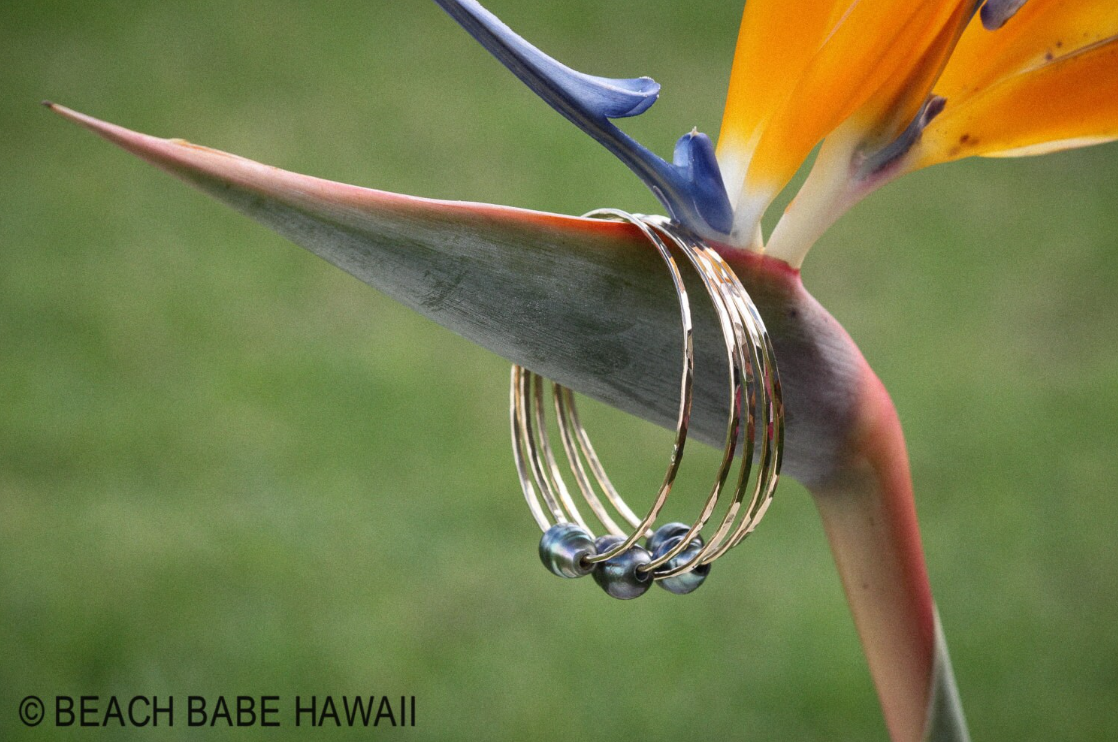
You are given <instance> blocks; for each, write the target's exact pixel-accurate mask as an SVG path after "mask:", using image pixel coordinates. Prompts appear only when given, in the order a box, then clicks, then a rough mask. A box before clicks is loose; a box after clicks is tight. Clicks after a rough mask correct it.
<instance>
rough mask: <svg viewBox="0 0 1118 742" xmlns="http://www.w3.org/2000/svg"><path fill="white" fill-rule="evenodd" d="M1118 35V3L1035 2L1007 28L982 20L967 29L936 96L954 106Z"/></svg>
mask: <svg viewBox="0 0 1118 742" xmlns="http://www.w3.org/2000/svg"><path fill="white" fill-rule="evenodd" d="M1116 34H1118V3H1116V2H1110V1H1109V0H1108V1H1106V2H1103V1H1101V0H1100V1H1096V2H1091V1H1088V0H1030V1H1029V2H1028V3H1026V4H1025V6H1024V7H1023V8H1021V10H1019V11H1017V15H1015V16H1014V17H1013V18H1011V19H1010V20H1009V22H1008V23H1006V24H1005V26H1004V27H1002V28H1001V29H999V30H997V31H994V32H991V31H987V30H986V29H985V28H983V27H982V23H981V22H980V21H979V19H978V18H977V16H976V17H975V19H974V20H973V21H972V22H971V24H970V25H969V26H968V27H967V30H966V32H965V33H964V34H963V37H962V38H961V39H960V40H959V45H958V47H957V48H956V49H955V53H954V54H952V55H951V61H950V62H949V63H948V65H947V68H946V69H945V70H944V71H943V76H942V77H941V78H940V80H939V82H937V83H936V87H935V92H936V94H937V95H942V96H943V97H944V98H947V100H948V101H949V102H952V103H954V102H956V101H961V100H962V99H964V98H966V97H968V96H970V95H973V94H975V93H976V92H979V91H981V90H982V89H983V88H986V87H988V86H989V85H991V84H993V83H995V82H997V81H998V80H1000V79H1002V78H1005V77H1008V76H1010V75H1014V74H1017V73H1018V72H1022V71H1024V70H1027V69H1032V68H1034V67H1039V66H1041V65H1043V64H1045V63H1046V62H1049V61H1052V60H1053V59H1055V58H1058V57H1061V56H1065V55H1067V54H1071V53H1074V52H1076V51H1078V50H1079V49H1082V48H1084V47H1087V46H1090V45H1091V44H1095V43H1098V42H1099V41H1102V40H1103V39H1107V38H1109V37H1111V36H1114V35H1116Z"/></svg>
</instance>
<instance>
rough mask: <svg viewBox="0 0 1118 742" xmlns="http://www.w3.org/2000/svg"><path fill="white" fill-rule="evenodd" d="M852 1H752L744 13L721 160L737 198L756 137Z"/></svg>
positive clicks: (733, 196)
mask: <svg viewBox="0 0 1118 742" xmlns="http://www.w3.org/2000/svg"><path fill="white" fill-rule="evenodd" d="M851 2H853V0H818V2H810V3H803V4H801V5H800V6H798V7H797V8H796V9H795V12H789V8H788V3H787V2H785V1H784V0H749V2H747V3H746V4H745V10H744V11H743V12H742V17H741V28H740V30H739V31H738V41H737V47H736V49H735V51H734V64H733V68H732V69H731V71H730V87H729V91H728V92H727V95H726V109H725V112H724V113H723V116H722V131H721V133H720V135H719V137H718V158H719V163H720V165H721V167H722V171H723V174H724V176H725V180H726V186H727V188H728V190H729V191H730V201H731V202H733V201H735V200H736V197H737V193H738V191H739V189H740V188H741V182H742V179H743V178H744V177H745V169H746V167H747V166H748V162H749V157H750V154H751V153H752V149H753V146H754V145H755V144H756V140H757V135H758V132H759V130H760V128H761V126H762V125H763V124H764V122H765V121H766V120H767V119H768V118H769V116H770V115H772V113H773V110H774V109H775V108H776V107H777V106H778V105H779V104H780V103H781V102H782V101H783V100H784V99H785V98H787V97H788V94H789V92H790V91H791V90H792V88H793V87H794V86H795V84H796V82H797V81H798V80H799V78H800V75H801V74H803V71H804V68H805V67H806V66H807V64H808V63H809V62H810V61H811V59H812V57H813V56H815V53H816V52H817V51H818V50H819V47H820V46H821V45H822V44H823V42H824V41H825V40H826V38H827V37H828V35H829V34H830V33H831V31H832V30H833V29H834V27H835V25H836V24H837V23H838V21H839V20H840V19H841V18H842V16H843V14H844V13H845V12H846V10H847V8H848V7H849V6H850V4H851Z"/></svg>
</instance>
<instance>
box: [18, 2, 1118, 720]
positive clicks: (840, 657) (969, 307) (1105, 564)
mask: <svg viewBox="0 0 1118 742" xmlns="http://www.w3.org/2000/svg"><path fill="white" fill-rule="evenodd" d="M490 6H491V7H492V8H493V9H494V10H496V11H498V12H499V13H501V14H502V16H503V17H504V18H505V19H506V20H507V21H509V22H510V23H511V24H513V25H514V26H515V27H516V28H518V29H519V30H521V31H522V32H523V33H524V34H525V35H526V36H527V37H528V38H530V39H533V40H534V41H536V42H537V43H538V44H540V45H541V46H542V47H544V48H545V49H546V50H548V51H550V52H552V53H554V54H555V55H556V56H558V57H559V58H561V59H563V60H566V61H568V62H570V63H571V64H573V65H575V66H578V67H581V68H584V69H589V70H592V71H595V72H600V73H603V74H617V75H620V74H651V75H653V76H654V77H656V78H657V79H658V80H659V81H660V82H661V83H662V84H663V87H664V91H665V92H664V95H663V98H662V100H661V102H660V103H659V104H658V105H657V107H656V108H655V109H653V111H652V112H651V113H649V114H647V115H646V116H644V117H642V118H641V119H640V120H635V121H632V122H631V123H628V122H627V123H626V128H627V129H628V130H629V131H631V132H633V133H634V134H636V135H637V136H638V137H639V138H640V139H642V141H644V142H645V143H647V144H648V145H649V146H651V147H652V148H653V149H655V150H657V151H660V152H668V151H669V148H670V146H671V144H672V143H673V142H674V140H675V138H676V137H677V136H678V135H679V134H680V133H682V132H684V131H685V130H687V129H689V128H690V127H691V126H693V125H697V126H699V127H700V128H701V129H703V130H706V131H708V132H710V133H712V134H714V133H716V132H717V128H718V120H719V115H720V108H721V103H722V99H723V96H724V90H725V85H726V80H727V77H728V74H729V60H730V57H731V53H732V48H733V40H734V35H735V32H736V24H737V19H738V14H739V12H740V8H739V7H737V4H736V3H727V2H715V0H695V1H693V2H691V3H686V4H685V3H671V2H666V1H658V2H652V1H651V0H642V2H639V3H638V2H631V1H628V0H626V1H624V2H622V1H617V2H597V1H595V0H567V1H566V2H564V3H543V2H541V3H530V4H529V3H517V2H513V1H512V0H492V2H491V3H490ZM0 89H2V90H3V96H2V97H0V134H2V137H0V162H2V163H3V175H2V176H0V739H4V740H23V739H26V740H33V739H46V738H56V737H59V736H61V735H60V734H59V733H57V732H48V731H47V730H46V729H43V728H40V729H35V730H29V729H27V728H25V727H23V726H22V725H21V724H20V723H19V722H18V719H17V715H16V709H17V706H18V703H19V699H20V698H22V697H23V696H25V695H27V694H32V693H35V694H39V695H42V696H44V697H46V696H50V695H53V694H66V693H69V694H73V695H80V694H91V695H100V696H102V697H106V696H108V695H111V694H117V695H120V696H131V695H133V694H146V695H160V696H166V695H172V694H173V695H175V696H177V697H179V698H180V702H181V701H182V698H183V697H185V696H186V695H188V694H191V693H195V694H203V695H207V696H209V697H211V698H213V697H215V696H216V695H218V694H229V695H235V694H255V695H261V694H280V695H282V696H284V698H285V699H286V700H288V701H289V700H290V699H291V697H292V696H294V695H295V694H296V693H302V694H304V695H307V694H315V693H317V694H319V695H325V694H330V693H333V694H339V695H340V694H346V693H348V694H357V693H360V694H371V693H372V694H382V693H383V694H405V693H406V694H414V695H416V696H418V698H419V715H420V718H419V724H418V726H417V727H416V728H414V729H403V730H382V731H381V733H380V734H378V735H375V736H384V737H391V738H399V739H487V740H503V739H509V740H513V739H515V740H523V739H541V740H545V739H546V740H551V739H556V740H558V739H587V740H590V739H646V740H655V739H694V738H708V739H738V738H744V739H756V740H780V739H788V740H836V739H840V740H847V739H849V740H863V739H883V738H884V728H883V725H882V723H881V721H880V714H879V711H878V709H877V706H876V700H875V697H874V694H873V689H872V686H871V684H870V681H869V677H868V674H867V672H866V669H865V664H864V661H863V659H862V657H861V653H860V650H859V647H858V644H857V639H856V636H855V634H854V630H853V626H852V624H851V621H850V618H849V616H848V614H847V612H846V608H845V605H844V603H843V598H842V593H841V590H840V588H839V585H838V580H837V579H836V577H835V574H834V569H833V566H832V565H831V563H830V558H829V555H828V552H827V549H826V546H825V544H824V540H823V536H822V531H821V528H820V526H819V524H818V521H817V518H816V516H815V514H814V512H813V509H812V506H811V502H810V499H809V498H808V497H807V496H806V494H805V493H804V491H803V490H802V489H801V488H799V487H798V486H797V485H795V484H793V483H787V484H786V485H785V486H784V488H783V489H782V493H781V495H782V496H781V497H780V499H779V501H778V503H777V506H776V507H774V508H773V509H772V511H771V512H770V514H769V516H768V518H767V519H766V524H765V528H764V529H762V531H761V532H760V533H759V534H758V535H757V537H755V538H754V539H752V540H751V542H750V543H749V545H748V548H745V547H743V549H740V550H737V551H735V553H734V555H733V556H732V557H730V558H727V560H726V561H725V563H724V564H723V563H720V565H719V568H718V569H716V570H715V573H714V577H713V578H712V579H711V580H710V581H709V583H708V585H707V586H704V588H703V590H702V591H700V592H698V593H696V594H695V595H693V596H691V597H690V598H688V599H676V598H673V597H672V596H669V595H668V594H667V593H663V592H662V591H656V594H654V595H652V596H651V597H648V598H645V599H644V600H642V601H640V602H639V603H637V604H622V603H616V602H613V601H609V600H607V599H606V598H605V597H604V596H603V595H601V594H600V593H599V591H597V590H596V589H594V588H593V587H592V586H590V585H587V584H585V583H578V584H573V583H560V582H559V581H557V580H555V579H553V578H550V577H549V576H548V575H546V574H545V573H544V572H543V570H542V569H541V568H540V566H539V564H538V563H537V561H536V558H535V556H534V553H533V552H534V549H535V542H536V539H537V537H538V534H537V533H536V530H535V526H534V524H533V523H532V522H531V520H530V518H529V517H528V514H527V512H526V511H525V508H524V506H523V503H522V502H521V500H520V494H519V491H518V486H517V483H516V479H515V474H514V471H513V468H512V464H511V461H510V457H509V452H508V442H507V431H506V413H505V405H506V373H507V367H506V364H505V362H503V361H502V360H501V359H499V358H496V357H493V356H491V355H489V354H488V353H486V352H485V351H482V350H480V349H478V348H476V347H473V346H471V345H470V344H468V343H466V342H465V341H463V340H461V339H459V338H457V337H456V336H453V335H452V334H450V333H449V332H447V331H445V330H442V329H440V328H438V327H436V326H434V325H432V324H431V323H429V322H428V321H426V320H424V319H422V318H420V317H418V316H414V315H412V314H409V313H408V312H407V311H405V310H404V309H402V308H401V307H399V306H397V305H395V304H393V303H392V302H390V301H389V300H387V299H385V298H384V297H382V296H379V295H377V294H376V293H375V292H373V291H371V290H369V289H368V288H367V287H365V286H364V285H362V284H360V283H358V282H357V281H356V280H354V279H352V278H350V277H348V276H346V275H344V274H343V273H341V272H339V271H338V270H336V269H334V268H332V267H330V266H328V265H327V264H325V263H323V262H321V261H319V260H318V259H317V258H314V257H313V256H310V255H309V254H306V253H304V252H302V251H300V250H299V249H298V248H295V247H293V246H291V245H290V244H288V243H286V242H284V241H283V240H281V239H280V238H278V237H276V236H274V235H272V234H270V233H269V232H267V231H266V230H264V229H263V228H261V227H259V226H257V225H255V224H253V223H250V222H248V221H246V220H244V219H243V218H242V217H240V216H238V215H236V214H234V213H232V212H229V211H226V210H224V207H221V206H218V205H216V204H214V203H212V202H210V201H208V200H206V199H205V198H204V197H203V196H201V195H199V194H197V193H195V192H193V191H190V190H188V189H186V188H184V187H183V186H182V185H181V184H180V183H178V182H177V181H174V180H172V179H170V178H168V177H167V176H165V175H163V174H161V173H158V172H156V171H154V170H152V169H151V168H149V167H148V166H146V165H143V164H141V163H139V162H137V161H135V160H133V159H131V158H130V157H128V156H127V155H125V154H123V153H121V152H119V151H117V150H115V149H114V148H111V147H109V146H108V145H106V144H105V143H103V142H101V141H99V140H96V139H94V138H92V137H91V136H90V135H88V134H87V133H85V132H82V131H80V130H78V129H76V128H75V127H73V126H72V125H69V124H67V123H66V122H64V121H62V120H60V119H57V118H54V117H52V116H51V115H50V114H49V113H47V112H46V111H45V110H43V109H41V108H39V107H38V106H37V105H36V104H37V102H38V100H39V99H41V98H51V99H53V100H56V101H58V102H61V103H64V104H66V105H69V106H72V107H75V108H77V109H79V110H83V111H86V112H89V113H91V114H94V115H97V116H100V117H103V118H106V119H109V120H112V121H115V122H118V123H121V124H124V125H126V126H129V127H131V128H135V129H138V130H141V131H146V132H149V133H153V134H157V135H162V136H182V137H186V138H188V139H190V140H192V141H195V142H199V143H203V144H207V145H211V146H214V147H218V148H221V149H225V150H228V151H232V152H236V153H239V154H242V155H245V156H248V157H252V158H254V159H259V160H261V161H264V162H268V163H270V164H275V165H278V166H281V167H284V168H286V169H290V170H295V171H298V172H306V173H310V174H314V175H319V176H323V177H328V178H331V179H335V180H340V181H345V182H352V183H357V184H361V185H368V186H374V187H378V188H384V189H388V190H395V191H401V192H407V193H415V194H418V195H425V196H436V197H443V198H461V199H470V200H480V201H492V202H496V203H507V204H514V205H517V206H525V207H531V208H538V209H545V210H551V211H559V212H568V213H581V212H583V211H586V210H588V209H591V208H594V207H598V206H606V205H609V206H619V207H622V208H628V209H631V210H650V209H655V204H654V203H653V201H652V199H651V197H649V196H647V195H646V194H645V193H644V192H643V191H642V187H641V186H640V184H639V183H638V182H637V181H636V180H635V179H634V178H633V177H632V176H631V175H630V174H629V173H628V172H627V171H626V170H625V169H624V168H623V167H622V166H620V165H619V164H617V163H616V162H614V161H613V160H612V159H611V157H610V156H609V155H607V154H606V153H605V152H604V151H602V150H601V149H600V148H599V147H597V146H596V145H594V144H593V143H592V142H590V141H589V140H587V139H586V138H585V137H584V136H583V135H581V134H580V133H579V132H577V131H576V130H575V129H574V128H573V127H571V126H570V125H569V124H567V123H566V122H565V121H563V120H562V119H561V118H560V117H558V116H557V115H555V114H553V113H552V112H550V111H549V110H548V109H547V108H546V107H545V106H544V105H543V104H542V103H540V102H538V101H537V100H535V99H534V98H533V97H532V95H531V94H530V93H528V92H527V91H526V90H524V89H522V88H521V86H520V85H519V84H518V83H517V82H516V81H515V80H514V79H513V78H512V77H511V76H510V75H508V74H507V73H505V72H504V71H502V70H500V69H499V68H498V66H497V65H496V63H494V62H492V61H491V60H490V59H489V58H488V57H487V56H486V55H485V54H484V53H483V52H482V51H481V50H480V49H479V48H477V47H476V46H475V45H474V44H473V43H472V42H471V41H470V40H469V39H468V38H467V37H466V36H465V34H464V33H463V32H461V31H460V30H459V29H458V28H457V27H456V26H455V25H454V24H453V23H451V22H450V21H449V19H447V18H446V17H444V16H443V14H442V13H441V11H439V10H438V9H437V8H436V7H435V6H434V4H433V3H429V2H420V1H419V0H408V1H407V2H384V1H382V0H375V1H373V2H350V1H348V0H328V1H327V2H323V3H315V4H308V3H298V2H294V0H258V1H256V2H251V3H250V2H244V1H243V0H222V1H221V2H218V0H171V1H168V0H162V1H160V2H156V1H155V0H128V1H127V2H124V1H123V0H105V2H100V3H81V2H77V1H76V0H38V1H36V2H30V1H29V0H15V2H8V3H4V4H2V5H0ZM1116 242H1118V149H1116V148H1115V147H1113V146H1110V147H1102V148H1097V149H1091V150H1086V151H1081V152H1073V153H1066V154H1060V155H1054V156H1049V157H1045V158H1039V159H1033V160H1021V161H974V162H969V161H968V162H963V163H958V164H955V165H950V166H944V167H941V168H936V169H932V170H930V171H927V172H924V173H919V174H916V175H914V176H910V177H908V178H906V179H904V180H902V181H900V182H898V183H895V184H893V185H891V186H890V187H888V188H887V189H886V190H885V191H883V192H881V193H879V194H877V195H875V196H874V197H872V198H871V199H870V200H868V201H867V202H866V203H864V204H862V205H860V206H859V207H857V208H856V209H855V210H854V211H853V212H852V213H851V214H850V215H849V216H848V217H846V218H845V219H844V220H843V221H842V222H840V223H839V224H838V225H837V226H836V227H835V228H834V229H832V230H831V232H830V233H829V234H828V235H827V236H826V237H824V239H823V240H822V241H821V243H820V244H819V245H818V246H817V247H816V248H815V250H814V252H813V254H812V255H811V256H810V257H809V259H808V262H807V265H806V267H805V270H804V276H805V279H804V280H805V283H806V284H807V286H808V287H809V288H810V289H811V290H812V291H813V293H814V294H815V295H816V296H817V297H818V298H819V299H820V300H821V301H822V302H823V303H824V305H826V306H827V307H828V308H829V309H830V310H831V311H832V312H833V313H834V315H835V316H836V317H837V318H838V319H839V320H840V321H841V322H843V323H844V325H845V326H846V327H847V329H848V330H849V331H850V333H851V334H852V335H853V337H854V338H855V339H856V340H857V341H858V342H859V344H860V345H861V347H862V349H863V351H864V352H865V354H866V356H867V358H868V359H869V360H870V362H871V363H872V364H873V365H874V367H875V368H876V370H877V371H878V373H879V375H880V376H881V377H882V378H883V380H884V381H885V383H886V385H887V386H888V387H889V389H890V390H891V392H892V394H893V396H894V399H895V401H896V403H897V406H898V408H899V410H900V413H901V416H902V419H903V421H904V423H905V426H906V432H907V436H908V441H909V447H910V451H911V454H912V462H913V468H914V475H915V480H916V488H917V492H918V498H919V500H918V506H919V510H920V516H921V521H922V524H923V532H924V538H925V546H926V549H927V554H928V560H929V568H930V571H931V577H932V582H933V587H934V589H935V592H936V595H937V599H938V603H939V608H940V612H941V614H942V617H943V621H944V625H945V628H946V631H947V635H948V638H949V642H950V644H951V649H952V652H953V655H954V661H955V667H956V671H957V675H958V680H959V683H960V687H961V690H962V693H963V697H964V700H965V703H966V709H967V713H968V715H969V718H970V721H971V726H972V732H973V733H974V736H975V738H976V739H986V740H992V739H999V740H1000V739H1006V740H1022V739H1043V740H1048V739H1076V740H1106V739H1114V738H1115V737H1116V736H1118V714H1116V711H1115V703H1114V702H1115V699H1116V698H1118V632H1115V631H1114V626H1115V623H1116V620H1118V549H1116V547H1115V536H1114V532H1115V531H1114V524H1115V523H1116V522H1118V498H1116V497H1115V493H1118V463H1116V462H1115V448H1116V443H1118V384H1116V381H1118V351H1116V348H1118V321H1116V320H1118V292H1116V291H1115V290H1114V286H1115V285H1116V283H1118V281H1116V279H1118V251H1115V249H1114V245H1115V243H1116ZM593 417H594V419H593V420H592V421H591V422H592V424H593V426H594V427H593V429H592V430H593V434H594V435H595V439H596V441H601V442H602V444H601V445H602V447H603V448H605V449H606V450H605V451H604V452H603V456H604V457H606V461H607V466H610V467H611V468H612V469H616V470H618V471H619V472H620V473H619V474H618V477H617V478H618V479H619V480H620V481H621V483H622V484H623V485H629V486H630V487H640V486H645V485H647V484H648V482H649V481H654V480H655V478H656V477H657V476H659V473H660V471H661V470H662V466H663V452H664V449H663V445H664V443H663V440H664V439H663V437H662V436H663V433H662V431H650V430H648V429H647V428H646V426H644V425H642V424H639V423H634V422H632V421H630V420H627V419H623V418H622V416H620V415H617V414H611V413H610V411H603V410H598V409H596V410H593ZM626 442H629V445H628V446H626V445H625V443H626ZM704 455H708V454H704ZM689 458H690V454H689ZM697 458H700V459H701V458H702V457H697ZM694 468H695V471H696V472H698V473H697V474H696V477H697V479H698V480H701V479H702V476H701V473H702V472H703V471H706V469H705V468H704V466H703V464H702V461H700V463H699V464H696V465H694ZM180 713H181V712H180ZM180 718H181V717H180ZM71 734H72V736H73V737H74V738H92V737H100V738H114V739H116V738H119V739H150V738H151V737H152V730H126V731H124V732H119V731H117V732H112V733H98V732H95V731H93V730H84V731H83V730H72V731H71ZM359 735H360V736H365V735H364V734H362V733H359V731H350V730H344V729H343V730H331V731H330V733H329V736H330V737H337V738H346V737H356V736H359ZM158 736H159V738H161V739H177V738H200V737H201V736H203V735H202V734H200V733H199V730H190V729H184V728H182V727H181V724H180V726H176V728H175V729H173V730H168V729H163V730H161V731H160V733H159V735H158ZM236 736H237V737H238V738H241V739H268V740H276V739H284V738H300V737H297V731H293V730H292V729H290V728H282V729H267V730H261V729H259V728H255V729H246V730H240V731H239V732H237V733H236Z"/></svg>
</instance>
